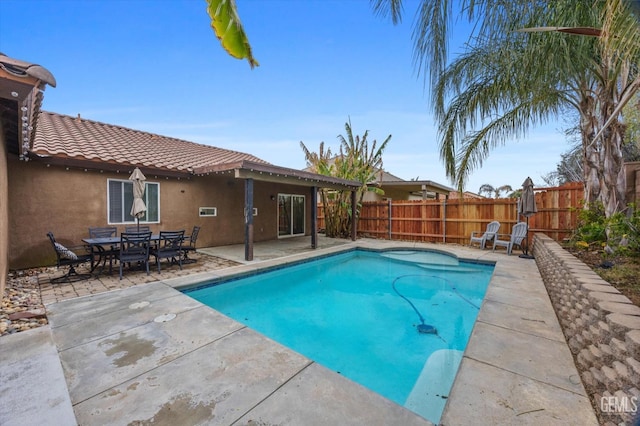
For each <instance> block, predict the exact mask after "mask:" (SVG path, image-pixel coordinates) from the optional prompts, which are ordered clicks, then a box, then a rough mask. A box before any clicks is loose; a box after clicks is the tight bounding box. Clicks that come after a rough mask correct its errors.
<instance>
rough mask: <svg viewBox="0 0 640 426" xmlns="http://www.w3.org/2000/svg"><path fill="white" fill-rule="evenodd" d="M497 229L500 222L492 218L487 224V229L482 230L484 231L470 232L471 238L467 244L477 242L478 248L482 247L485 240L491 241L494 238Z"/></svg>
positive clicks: (484, 244)
mask: <svg viewBox="0 0 640 426" xmlns="http://www.w3.org/2000/svg"><path fill="white" fill-rule="evenodd" d="M499 229H500V222H498V221H497V220H494V221H493V222H490V223H489V224H488V225H487V230H486V231H484V233H482V234H480V231H473V232H472V233H471V240H470V241H469V245H472V244H473V243H478V244H479V245H480V248H481V249H484V248H485V246H486V244H487V241H491V240H493V239H495V238H496V235H497V234H498V230H499Z"/></svg>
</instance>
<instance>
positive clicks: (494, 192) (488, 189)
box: [478, 183, 513, 198]
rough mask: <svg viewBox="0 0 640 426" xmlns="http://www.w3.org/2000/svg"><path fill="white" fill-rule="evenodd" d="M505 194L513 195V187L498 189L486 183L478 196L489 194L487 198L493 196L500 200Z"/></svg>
mask: <svg viewBox="0 0 640 426" xmlns="http://www.w3.org/2000/svg"><path fill="white" fill-rule="evenodd" d="M503 192H506V193H512V192H513V188H511V185H502V186H499V187H497V188H496V187H494V186H492V185H490V184H488V183H485V184H483V185H481V186H480V189H479V190H478V194H487V196H489V197H490V196H493V198H500V196H501V195H502V193H503Z"/></svg>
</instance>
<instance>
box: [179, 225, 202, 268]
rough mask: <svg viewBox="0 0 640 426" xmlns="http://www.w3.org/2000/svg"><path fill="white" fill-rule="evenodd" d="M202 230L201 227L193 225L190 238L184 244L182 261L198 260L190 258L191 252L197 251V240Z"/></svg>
mask: <svg viewBox="0 0 640 426" xmlns="http://www.w3.org/2000/svg"><path fill="white" fill-rule="evenodd" d="M199 232H200V227H199V226H194V227H193V231H192V232H191V235H190V236H189V237H187V238H188V240H187V241H186V244H183V245H182V254H183V257H182V263H193V262H195V261H196V260H195V259H190V258H189V252H190V251H193V252H195V251H196V240H197V239H198V233H199Z"/></svg>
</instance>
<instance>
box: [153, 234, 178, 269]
mask: <svg viewBox="0 0 640 426" xmlns="http://www.w3.org/2000/svg"><path fill="white" fill-rule="evenodd" d="M183 240H184V230H182V231H160V238H159V240H158V245H157V246H156V247H155V248H153V249H152V250H151V254H152V255H153V256H154V257H155V258H156V265H158V273H160V259H168V260H169V262H170V264H174V263H177V264H178V265H180V269H182V241H183Z"/></svg>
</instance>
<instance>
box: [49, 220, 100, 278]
mask: <svg viewBox="0 0 640 426" xmlns="http://www.w3.org/2000/svg"><path fill="white" fill-rule="evenodd" d="M47 237H49V241H51V245H52V246H53V249H54V250H55V252H56V267H57V268H58V269H60V267H61V266H68V267H69V270H68V271H67V273H66V274H64V275H63V276H61V277H57V278H51V279H50V280H49V282H51V283H52V284H55V283H58V282H61V281H66V282H73V281H82V280H87V279H89V278H91V274H79V273H78V272H77V271H76V266H78V265H80V264H81V263H86V262H89V261H90V260H91V254H89V253H85V254H78V253H76V251H77V250H79V249H86V248H85V247H84V246H81V247H72V248H71V249H69V248H67V247H65V246H63V245H62V244H60V243H59V242H57V241H56V239H55V237H54V236H53V232H47Z"/></svg>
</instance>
